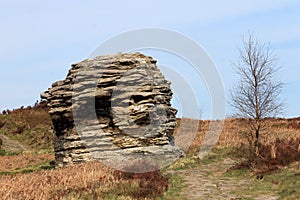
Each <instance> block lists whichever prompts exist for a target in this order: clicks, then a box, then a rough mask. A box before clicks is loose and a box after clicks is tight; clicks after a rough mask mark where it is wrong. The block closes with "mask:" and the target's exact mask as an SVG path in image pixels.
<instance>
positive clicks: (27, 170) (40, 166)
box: [0, 161, 55, 175]
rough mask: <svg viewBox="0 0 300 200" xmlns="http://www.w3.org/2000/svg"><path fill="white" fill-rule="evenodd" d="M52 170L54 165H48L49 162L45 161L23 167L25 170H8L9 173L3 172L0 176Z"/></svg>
mask: <svg viewBox="0 0 300 200" xmlns="http://www.w3.org/2000/svg"><path fill="white" fill-rule="evenodd" d="M54 168H55V166H54V165H52V164H50V162H49V161H46V162H42V163H39V164H37V165H33V166H28V167H25V168H16V169H14V170H10V171H3V172H0V175H11V174H19V173H30V172H34V171H40V170H50V169H54Z"/></svg>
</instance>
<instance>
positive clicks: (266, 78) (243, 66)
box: [230, 34, 284, 156]
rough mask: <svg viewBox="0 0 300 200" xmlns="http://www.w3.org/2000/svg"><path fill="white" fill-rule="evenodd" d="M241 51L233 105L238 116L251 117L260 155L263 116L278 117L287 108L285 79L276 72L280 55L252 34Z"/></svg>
mask: <svg viewBox="0 0 300 200" xmlns="http://www.w3.org/2000/svg"><path fill="white" fill-rule="evenodd" d="M239 54H240V57H239V60H238V62H237V63H236V64H235V65H234V67H235V72H236V73H237V74H238V75H239V77H240V79H239V81H238V83H237V84H236V85H235V86H234V87H233V89H232V91H231V101H230V104H231V105H232V106H233V108H234V109H235V110H236V115H237V116H238V117H242V118H248V119H251V122H250V123H249V127H248V128H249V131H250V135H251V136H252V138H253V139H254V140H253V145H252V146H253V147H254V150H255V154H256V156H258V155H259V142H260V141H259V139H260V131H261V129H262V128H263V127H262V126H263V123H262V121H263V119H264V118H268V117H275V116H276V115H278V114H280V113H282V111H283V109H284V104H283V102H282V101H281V100H280V98H279V95H280V93H281V89H282V82H281V81H280V80H279V79H278V76H277V74H278V70H279V69H280V67H277V58H276V56H275V55H274V54H273V53H272V51H271V49H270V45H269V44H266V43H260V42H258V41H257V40H256V39H254V38H253V35H252V34H249V36H248V38H247V40H245V38H244V40H243V47H242V48H241V49H239Z"/></svg>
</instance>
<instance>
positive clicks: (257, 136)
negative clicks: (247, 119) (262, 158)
mask: <svg viewBox="0 0 300 200" xmlns="http://www.w3.org/2000/svg"><path fill="white" fill-rule="evenodd" d="M258 140H259V129H256V130H255V142H254V147H255V155H256V157H258V156H259V148H258V144H259V141H258Z"/></svg>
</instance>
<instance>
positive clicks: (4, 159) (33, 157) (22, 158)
mask: <svg viewBox="0 0 300 200" xmlns="http://www.w3.org/2000/svg"><path fill="white" fill-rule="evenodd" d="M51 160H54V155H53V154H19V155H15V156H0V163H1V165H0V172H9V171H11V170H15V169H20V168H26V167H29V166H34V165H37V164H40V163H43V162H47V161H51Z"/></svg>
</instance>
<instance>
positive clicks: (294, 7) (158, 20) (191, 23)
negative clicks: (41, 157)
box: [0, 0, 300, 118]
mask: <svg viewBox="0 0 300 200" xmlns="http://www.w3.org/2000/svg"><path fill="white" fill-rule="evenodd" d="M299 10H300V3H299V2H298V1H296V0H287V1H279V0H272V1H271V0H265V1H257V0H254V1H248V0H247V1H237V0H235V1H234V0H226V1H225V0H223V1H222V0H221V1H220V0H211V1H196V0H194V1H174V0H173V1H169V0H165V1H159V0H154V1H136V0H131V1H116V0H112V1H96V0H87V1H79V0H75V1H74V0H73V1H68V0H64V1H57V0H52V1H47V0H45V1H38V0H12V1H0V25H1V32H0V44H1V46H0V63H1V75H2V76H1V79H0V85H1V87H0V92H1V98H0V110H3V109H6V108H9V109H12V108H17V107H20V106H22V105H25V106H27V105H32V104H34V102H35V101H36V100H38V99H39V94H40V92H42V91H44V90H46V89H47V88H48V87H50V85H51V83H52V82H54V81H56V80H60V79H64V78H65V76H66V74H67V70H68V69H69V68H70V64H71V63H74V62H77V61H81V60H83V59H85V58H86V57H88V56H89V54H90V53H91V52H92V51H93V50H94V49H95V48H96V47H97V46H98V45H99V44H101V43H102V42H104V41H105V40H107V39H109V38H111V37H113V36H115V35H118V34H120V33H121V32H125V31H130V30H132V29H138V28H145V27H157V28H165V29H171V30H175V31H177V32H180V33H182V34H184V35H186V36H188V37H190V38H191V39H193V40H194V41H196V42H197V43H198V44H200V45H201V46H202V47H203V48H204V49H205V50H206V52H207V53H208V54H209V56H210V58H211V59H212V60H213V62H214V63H215V65H216V67H217V69H218V71H219V73H220V74H221V77H222V79H223V83H224V87H225V92H226V94H228V92H229V89H230V88H231V87H232V84H233V83H234V82H235V80H237V77H236V75H235V74H234V73H233V70H232V63H234V62H235V60H236V59H237V57H238V53H237V48H238V47H240V46H241V42H242V37H243V35H245V34H247V33H248V32H249V31H251V32H253V33H254V34H255V36H256V37H257V38H258V39H259V40H261V41H263V42H270V44H271V45H272V47H273V50H274V53H275V54H276V55H277V56H278V58H279V61H278V64H279V65H281V66H282V67H283V68H282V70H281V72H280V78H281V80H282V81H283V82H284V83H285V86H284V88H283V93H282V98H283V99H285V101H286V107H287V109H286V112H285V115H284V116H285V117H298V116H300V107H299V106H298V99H299V98H300V94H299V92H298V88H299V86H300V76H299V74H300V67H299V66H298V64H299V63H300V56H299V55H300V24H299V21H300V12H299ZM149 53H151V52H149ZM154 54H155V53H154ZM150 55H151V54H150ZM153 56H154V55H153ZM161 56H162V57H163V55H161ZM154 57H155V56H154ZM158 57H159V56H158ZM160 60H162V63H161V64H166V65H172V64H175V61H172V60H169V61H164V60H167V59H163V58H160V59H159V62H160ZM166 62H168V63H166ZM177 64H178V63H177ZM201 88H202V87H200V86H199V87H198V86H194V88H193V89H194V90H196V91H197V92H198V93H199V94H200V96H201V95H202V96H204V97H203V99H206V98H207V99H209V97H207V93H206V92H205V91H203V92H201V91H202V89H201ZM200 98H201V97H200ZM208 102H209V101H208V100H203V101H202V102H200V103H199V104H200V109H201V110H203V117H204V118H208V117H209V112H210V108H209V106H208V104H209V103H208ZM227 113H228V114H231V109H230V107H227Z"/></svg>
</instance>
